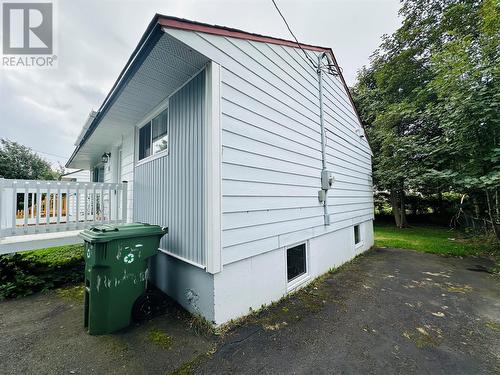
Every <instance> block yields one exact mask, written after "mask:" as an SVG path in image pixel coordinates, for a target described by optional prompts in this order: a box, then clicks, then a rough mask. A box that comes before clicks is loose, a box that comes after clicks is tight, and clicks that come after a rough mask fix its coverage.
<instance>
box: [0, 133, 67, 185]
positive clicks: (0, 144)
mask: <svg viewBox="0 0 500 375" xmlns="http://www.w3.org/2000/svg"><path fill="white" fill-rule="evenodd" d="M0 177H3V178H17V179H25V180H54V179H57V178H58V177H59V176H58V173H57V172H55V171H53V170H52V168H51V166H50V164H49V163H48V162H47V161H46V160H44V159H42V158H41V157H40V156H38V155H37V154H36V153H34V152H33V151H32V150H31V149H30V148H28V147H26V146H23V145H20V144H19V143H17V142H13V141H9V140H8V139H0Z"/></svg>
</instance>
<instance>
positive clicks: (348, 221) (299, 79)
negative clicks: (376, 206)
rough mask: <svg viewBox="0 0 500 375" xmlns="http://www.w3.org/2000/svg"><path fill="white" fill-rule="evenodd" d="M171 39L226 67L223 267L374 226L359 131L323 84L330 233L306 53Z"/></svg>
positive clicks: (313, 83) (215, 39) (333, 85)
mask: <svg viewBox="0 0 500 375" xmlns="http://www.w3.org/2000/svg"><path fill="white" fill-rule="evenodd" d="M167 32H168V33H170V34H171V35H173V36H174V37H176V38H178V39H179V40H181V41H182V42H184V43H186V44H188V45H190V46H191V47H193V48H195V49H197V50H198V51H200V52H201V53H203V54H204V55H206V56H207V57H209V58H210V59H212V60H214V61H215V62H217V63H218V64H220V65H221V127H222V147H223V151H222V152H223V155H222V215H223V216H222V231H223V233H222V243H223V254H222V257H223V263H225V264H228V263H231V262H235V261H238V260H240V259H244V258H247V257H250V256H254V255H257V254H259V253H262V252H265V251H270V250H273V249H276V248H278V247H282V246H288V245H290V244H292V243H297V242H300V241H305V240H307V239H308V238H311V237H312V236H316V235H320V234H323V233H325V231H332V230H338V229H341V228H346V227H351V226H352V225H354V224H357V223H360V222H363V221H366V220H370V219H372V218H373V194H372V185H371V151H370V148H369V146H368V143H367V142H366V139H365V138H360V137H359V136H358V134H357V133H356V130H358V131H360V124H359V121H358V118H357V116H356V114H355V111H354V109H353V107H352V105H351V103H350V100H349V97H348V95H347V93H346V92H345V89H344V86H343V84H342V82H341V80H340V79H339V78H338V77H333V76H329V75H326V74H325V79H324V105H325V108H324V114H325V127H326V133H327V134H326V135H327V150H326V152H327V165H328V169H330V170H331V171H332V172H333V174H334V176H335V183H334V186H333V189H331V190H330V191H329V199H328V202H329V206H328V207H329V213H330V219H331V223H332V224H331V225H330V226H329V227H326V228H325V227H324V225H323V216H322V215H323V208H322V205H321V204H320V203H319V201H318V198H317V194H318V190H319V189H320V172H321V142H320V126H319V99H318V83H317V74H316V71H315V70H314V69H313V68H312V67H310V66H308V65H307V64H308V63H306V61H305V58H304V56H303V55H301V54H302V52H301V51H300V50H297V49H295V48H291V47H285V46H281V45H273V44H266V43H260V42H253V41H247V40H240V39H235V38H227V37H222V36H215V35H210V34H204V33H196V32H188V31H182V30H171V29H167ZM308 53H309V54H310V56H311V58H312V59H313V61H317V57H316V55H315V53H313V52H308ZM361 134H362V131H361Z"/></svg>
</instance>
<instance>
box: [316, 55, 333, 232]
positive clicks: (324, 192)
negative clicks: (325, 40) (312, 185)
mask: <svg viewBox="0 0 500 375" xmlns="http://www.w3.org/2000/svg"><path fill="white" fill-rule="evenodd" d="M325 56H326V53H325V52H322V53H321V54H320V55H319V56H318V68H317V73H318V86H319V124H320V128H321V190H320V191H319V200H320V202H321V201H322V202H323V219H324V224H325V225H330V216H329V215H328V189H329V186H330V185H331V180H330V179H331V176H330V173H329V172H328V170H327V167H326V166H327V164H326V134H325V123H324V118H323V70H322V69H321V61H322V60H323V58H324V57H325ZM327 58H328V57H327Z"/></svg>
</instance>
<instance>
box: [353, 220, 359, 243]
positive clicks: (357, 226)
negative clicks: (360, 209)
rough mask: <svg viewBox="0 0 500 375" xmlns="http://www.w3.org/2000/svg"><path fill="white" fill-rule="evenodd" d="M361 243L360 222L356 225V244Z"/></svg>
mask: <svg viewBox="0 0 500 375" xmlns="http://www.w3.org/2000/svg"><path fill="white" fill-rule="evenodd" d="M360 243H361V230H360V228H359V224H358V225H355V226H354V245H359V244H360Z"/></svg>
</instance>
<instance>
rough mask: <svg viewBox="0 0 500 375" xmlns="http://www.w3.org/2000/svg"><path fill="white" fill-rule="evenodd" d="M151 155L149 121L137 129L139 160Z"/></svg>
mask: <svg viewBox="0 0 500 375" xmlns="http://www.w3.org/2000/svg"><path fill="white" fill-rule="evenodd" d="M150 155H151V123H149V124H147V125H145V126H143V127H142V128H141V129H140V130H139V160H141V159H144V158H147V157H148V156H150Z"/></svg>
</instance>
